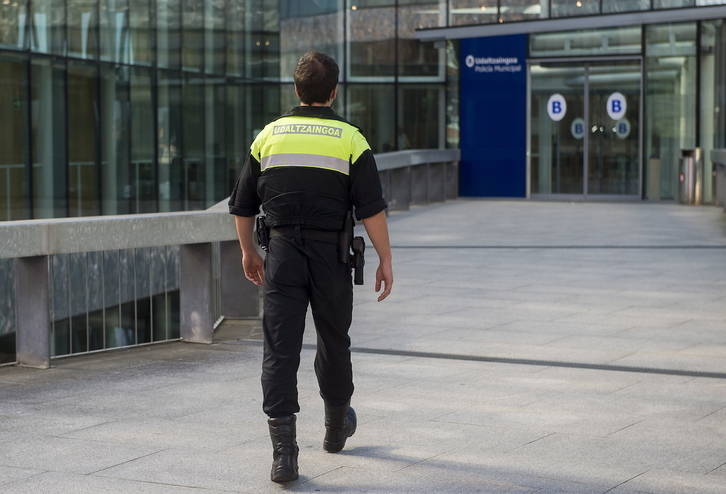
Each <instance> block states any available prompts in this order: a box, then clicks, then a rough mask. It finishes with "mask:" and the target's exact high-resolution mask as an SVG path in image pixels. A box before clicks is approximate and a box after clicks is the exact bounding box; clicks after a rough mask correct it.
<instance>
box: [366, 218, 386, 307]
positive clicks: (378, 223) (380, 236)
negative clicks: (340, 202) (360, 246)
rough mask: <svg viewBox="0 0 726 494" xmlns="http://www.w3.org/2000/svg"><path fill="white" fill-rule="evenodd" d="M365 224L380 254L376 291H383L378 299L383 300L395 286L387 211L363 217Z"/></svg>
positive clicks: (374, 246) (369, 236)
mask: <svg viewBox="0 0 726 494" xmlns="http://www.w3.org/2000/svg"><path fill="white" fill-rule="evenodd" d="M363 226H364V227H365V229H366V233H367V234H368V238H370V239H371V243H372V244H373V248H375V249H376V253H377V254H378V269H376V292H378V291H380V290H381V286H382V287H383V292H381V294H380V295H379V296H378V301H379V302H380V301H382V300H383V299H385V298H386V297H388V295H390V294H391V288H392V287H393V263H392V259H393V257H392V255H391V244H390V241H389V239H388V223H387V221H386V212H385V211H381V212H380V213H378V214H375V215H373V216H370V217H368V218H363Z"/></svg>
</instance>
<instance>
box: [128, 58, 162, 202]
mask: <svg viewBox="0 0 726 494" xmlns="http://www.w3.org/2000/svg"><path fill="white" fill-rule="evenodd" d="M152 84H153V81H152V76H151V70H150V69H146V68H143V67H134V68H133V69H132V70H131V169H130V174H129V178H128V179H127V180H128V184H129V185H128V187H129V189H130V196H131V211H132V212H134V213H154V212H156V211H158V205H157V187H156V168H155V166H154V160H155V154H156V150H155V149H154V142H155V137H154V136H155V135H156V133H157V132H158V130H157V129H156V127H155V126H154V122H155V118H154V105H153V104H152V103H153V101H152Z"/></svg>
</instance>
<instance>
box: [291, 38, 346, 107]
mask: <svg viewBox="0 0 726 494" xmlns="http://www.w3.org/2000/svg"><path fill="white" fill-rule="evenodd" d="M339 73H340V69H339V68H338V64H337V63H336V62H335V60H333V58H332V57H330V56H328V55H327V54H325V53H323V52H320V51H309V52H307V53H306V54H304V55H303V56H302V57H300V60H298V62H297V66H296V67H295V73H294V79H295V94H297V96H298V98H300V101H301V102H302V103H303V104H305V105H312V104H314V103H318V104H325V103H328V102H329V101H331V100H332V99H335V94H334V92H335V91H337V87H338V74H339Z"/></svg>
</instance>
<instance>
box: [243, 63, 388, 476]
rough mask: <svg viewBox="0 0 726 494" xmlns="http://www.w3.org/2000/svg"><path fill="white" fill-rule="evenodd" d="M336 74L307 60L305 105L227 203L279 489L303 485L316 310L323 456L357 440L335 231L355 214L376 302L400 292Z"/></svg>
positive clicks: (299, 69) (362, 145) (301, 93)
mask: <svg viewBox="0 0 726 494" xmlns="http://www.w3.org/2000/svg"><path fill="white" fill-rule="evenodd" d="M338 74H339V69H338V65H337V63H336V62H335V60H333V59H332V58H331V57H329V56H328V55H326V54H325V53H321V52H315V51H311V52H308V53H306V54H305V55H303V56H302V57H301V58H300V60H299V61H298V63H297V66H296V68H295V72H294V82H295V94H296V95H297V96H298V98H299V99H300V106H297V107H294V108H292V109H291V110H290V111H288V112H287V113H285V114H284V115H282V116H281V117H280V118H278V119H277V120H274V121H273V122H271V123H269V124H268V125H267V126H266V127H265V128H264V129H263V130H262V132H260V134H259V135H258V136H257V138H256V139H255V140H254V142H253V143H252V146H251V149H250V153H249V155H248V156H247V160H246V161H245V164H244V168H243V170H242V173H241V174H240V177H239V179H238V180H237V184H236V185H235V188H234V191H233V193H232V196H231V197H230V200H229V209H230V213H232V214H233V215H235V223H236V227H237V233H238V236H239V241H240V246H241V248H242V265H243V268H244V271H245V276H246V277H247V278H248V279H249V280H250V281H252V282H253V283H255V284H257V285H261V286H263V296H264V301H263V317H262V326H263V332H264V357H263V364H262V390H263V410H264V412H265V413H266V414H267V415H268V417H269V418H268V426H269V430H270V438H271V440H272V445H273V463H272V471H271V479H272V480H273V481H274V482H289V481H292V480H295V479H297V478H298V465H297V460H298V446H297V442H296V439H295V434H296V428H295V420H296V417H295V414H296V413H297V412H299V411H300V406H299V404H298V392H297V370H298V367H299V364H300V350H301V348H302V339H303V330H304V326H305V315H306V311H307V307H308V304H309V305H310V308H311V310H312V315H313V320H314V322H315V328H316V331H317V353H316V355H315V365H314V368H315V374H316V376H317V380H318V385H319V388H320V395H321V396H322V398H323V401H324V405H325V438H324V440H323V448H324V449H325V450H326V451H328V452H333V453H334V452H338V451H340V450H341V449H343V447H344V446H345V442H346V440H347V438H348V437H350V436H352V435H353V433H354V432H355V429H356V424H357V422H356V415H355V411H354V410H353V408H351V407H350V399H351V396H352V394H353V375H352V366H351V359H350V338H349V336H348V329H349V327H350V324H351V318H352V311H353V285H352V281H351V270H350V267H349V265H348V263H345V262H341V260H340V252H339V250H340V249H341V248H342V247H339V244H340V242H339V238H340V234H339V232H341V231H342V230H343V229H344V223H345V220H346V215H347V213H348V212H349V211H350V210H351V209H354V211H355V216H356V217H357V218H358V219H359V220H361V221H362V222H363V225H364V227H365V229H366V232H367V233H368V236H369V238H370V240H371V242H372V243H373V246H374V248H375V250H376V253H377V254H378V258H379V265H378V268H377V270H376V282H375V291H376V292H379V291H380V292H381V293H380V295H379V297H378V301H381V300H383V299H385V298H386V297H387V296H388V295H389V293H390V292H391V287H392V284H393V271H392V267H391V249H390V245H389V239H388V227H387V224H386V216H385V208H386V203H385V201H384V199H383V196H382V190H381V184H380V180H379V177H378V170H377V168H376V163H375V160H374V157H373V154H372V152H371V149H370V147H369V146H368V143H367V141H366V139H365V138H364V137H363V135H362V134H361V132H360V130H359V129H358V128H357V127H355V126H353V125H351V124H350V123H348V122H346V121H345V120H344V119H343V118H341V117H340V116H338V115H337V114H336V113H335V112H334V111H333V110H332V108H331V105H332V103H333V101H334V100H335V98H336V96H337V92H338ZM260 206H262V209H263V211H264V214H265V219H266V224H267V226H268V227H269V228H270V235H269V236H270V239H269V246H268V250H267V255H266V258H265V260H264V261H263V259H262V257H261V256H260V255H259V254H258V251H257V250H256V248H255V243H254V240H253V234H254V233H253V230H254V223H255V216H256V215H257V214H258V212H259V210H260ZM345 249H348V246H347V245H346V246H345ZM381 290H382V291H381Z"/></svg>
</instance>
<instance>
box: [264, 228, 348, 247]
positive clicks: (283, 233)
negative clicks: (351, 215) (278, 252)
mask: <svg viewBox="0 0 726 494" xmlns="http://www.w3.org/2000/svg"><path fill="white" fill-rule="evenodd" d="M272 237H297V238H304V239H306V240H317V241H319V242H326V243H329V244H337V243H338V240H339V233H338V232H331V231H327V230H317V229H315V228H303V227H296V226H278V227H276V228H270V238H272Z"/></svg>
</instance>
